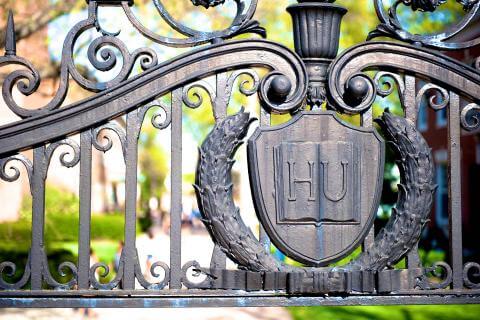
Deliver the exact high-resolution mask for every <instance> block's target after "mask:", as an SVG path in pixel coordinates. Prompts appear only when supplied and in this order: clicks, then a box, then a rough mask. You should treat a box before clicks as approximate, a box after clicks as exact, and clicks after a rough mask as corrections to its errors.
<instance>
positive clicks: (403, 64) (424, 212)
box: [0, 0, 480, 307]
mask: <svg viewBox="0 0 480 320" xmlns="http://www.w3.org/2000/svg"><path fill="white" fill-rule="evenodd" d="M192 2H193V4H194V5H202V6H204V7H206V8H208V7H209V6H217V5H220V4H222V3H224V2H225V0H193V1H192ZM332 2H334V1H306V0H304V1H299V3H298V4H294V5H291V6H290V7H288V8H287V10H288V11H289V13H290V14H291V15H292V17H293V26H294V39H295V51H296V53H294V52H292V51H290V50H289V49H288V48H286V47H284V46H282V45H280V44H277V43H273V42H269V41H267V40H260V39H249V40H239V41H233V40H230V39H231V38H233V37H235V36H237V35H241V34H247V33H256V34H258V35H260V36H262V37H266V34H265V30H264V29H263V28H262V27H261V26H260V25H259V23H258V22H257V21H255V20H253V15H254V12H255V8H256V5H257V0H250V1H244V0H235V1H234V3H235V5H236V7H237V14H236V16H235V18H234V19H233V22H232V24H231V25H230V26H229V27H228V28H226V29H224V30H221V31H212V32H200V31H196V30H192V29H191V28H188V27H186V26H184V25H182V24H180V23H179V22H178V21H176V20H175V19H174V18H173V17H172V16H171V15H170V14H169V12H168V11H167V10H166V8H165V6H164V5H163V3H162V1H160V0H155V1H153V3H154V4H155V7H156V9H157V11H158V14H160V16H161V18H162V19H164V20H165V21H166V22H167V23H168V25H169V26H170V27H171V28H173V29H174V30H176V31H177V32H179V33H181V34H183V35H184V36H185V37H183V38H171V37H166V36H162V35H159V34H157V33H155V32H154V31H152V30H149V29H147V28H146V27H145V26H144V25H143V24H142V22H141V21H139V20H138V18H137V17H136V15H135V12H134V11H133V10H132V7H133V6H134V1H133V0H128V1H123V0H97V1H93V0H90V1H88V0H87V3H88V16H87V17H86V19H85V20H82V21H80V22H78V23H77V24H76V25H75V27H73V29H72V30H70V31H69V33H68V36H67V38H66V39H65V42H64V46H63V54H62V62H61V74H60V84H59V88H58V91H57V93H56V94H55V96H54V98H53V99H52V101H51V102H49V103H48V104H46V105H45V106H43V107H39V108H36V109H28V108H25V107H23V106H21V105H19V104H18V103H17V102H16V100H15V98H14V93H13V92H14V87H15V86H16V89H17V90H18V91H19V92H20V93H21V94H23V95H30V94H32V93H34V92H35V91H36V90H37V88H38V86H39V84H40V75H39V72H38V71H37V70H36V69H35V68H34V66H33V65H32V64H31V63H30V62H29V61H28V60H26V59H24V58H22V57H19V56H17V55H16V43H15V29H14V21H13V16H12V15H11V14H10V16H9V17H8V31H7V35H6V46H5V55H4V56H3V57H0V66H1V67H3V66H6V65H11V64H14V65H17V66H20V67H21V68H20V69H19V70H16V71H13V72H12V73H10V74H9V75H8V76H7V77H6V78H5V81H4V83H3V91H2V93H3V99H4V101H5V103H6V105H7V106H8V107H9V109H10V110H11V111H12V112H13V113H15V114H16V115H18V116H19V117H21V118H22V120H20V121H18V122H15V123H12V124H9V125H5V126H2V127H0V158H1V160H0V177H1V178H2V179H3V180H6V181H15V180H17V179H18V178H19V176H20V174H21V172H26V174H27V175H28V179H29V183H30V192H31V194H32V219H31V221H32V225H31V235H32V236H31V248H30V253H29V257H28V260H27V262H26V265H25V272H24V274H23V276H22V277H21V278H20V280H18V281H16V282H14V281H12V279H11V277H12V276H13V275H14V274H15V270H16V268H17V264H18V263H19V262H17V261H3V262H1V263H0V288H1V289H2V290H1V291H0V306H2V307H5V306H17V307H18V306H21V307H57V306H61V307H74V306H76V307H192V306H273V305H281V306H293V305H296V306H298V305H358V304H363V305H373V304H439V303H442V304H443V303H479V302H480V298H479V297H480V291H479V288H480V283H479V281H478V280H479V279H478V277H479V274H480V265H479V264H478V263H477V262H473V261H464V258H463V254H462V248H463V246H462V216H461V208H462V203H461V192H462V191H461V185H462V183H461V174H460V169H461V168H460V156H461V153H460V148H461V144H460V135H461V130H469V131H473V130H478V128H479V125H480V120H479V118H478V116H479V111H480V106H479V105H478V101H479V99H480V71H479V69H480V60H479V59H477V60H476V65H475V67H470V66H468V65H466V64H463V63H460V62H458V61H456V60H454V59H451V58H449V57H448V56H446V55H444V54H442V53H440V52H439V51H446V50H457V49H464V48H470V47H475V46H478V45H480V38H476V39H473V40H469V41H466V42H455V40H454V39H455V38H454V36H456V35H458V34H459V33H461V32H462V30H464V29H466V28H467V27H469V26H471V25H472V24H474V23H476V19H477V18H479V17H480V16H479V14H480V2H479V1H477V0H458V2H460V3H461V4H462V5H463V6H464V9H465V10H466V12H467V13H466V14H465V17H464V19H463V20H461V21H460V22H459V23H458V24H457V25H456V26H453V27H452V28H451V29H449V30H447V31H446V32H441V33H439V34H435V35H428V36H422V35H414V34H411V33H409V32H408V31H407V30H406V29H405V28H404V27H403V26H402V24H401V22H400V20H399V19H398V17H397V14H396V11H397V8H398V7H399V6H400V5H401V4H403V5H406V6H411V8H412V9H413V10H424V11H434V10H435V9H436V8H437V6H439V5H441V4H442V3H443V2H444V1H437V0H435V1H434V0H431V1H428V0H427V1H415V0H408V1H407V0H397V1H395V3H394V5H393V6H392V7H391V8H390V9H389V10H386V9H385V7H384V6H385V4H384V3H383V1H382V0H375V1H374V4H375V7H376V11H377V14H378V17H379V19H380V24H379V26H378V28H377V29H376V30H375V31H373V32H371V33H370V36H369V38H371V39H373V38H375V37H379V36H383V37H390V38H394V39H397V40H400V42H398V41H397V42H383V41H368V42H365V43H363V44H360V45H357V46H355V47H353V48H350V49H348V50H346V51H345V52H343V53H342V54H341V55H340V56H338V57H337V51H338V43H339V35H340V31H339V30H340V22H341V19H342V16H343V15H344V14H346V13H347V10H346V9H345V8H343V7H341V6H339V5H337V4H334V3H332ZM101 6H106V7H108V6H118V7H121V8H122V9H123V11H124V13H125V15H126V17H127V18H128V20H129V21H130V22H131V23H132V25H133V26H134V27H135V28H136V29H137V30H138V32H140V34H141V35H142V36H144V37H146V38H148V39H150V40H152V41H153V42H155V43H158V44H161V45H164V46H171V47H194V46H199V45H203V46H201V47H199V48H196V49H193V50H192V51H189V52H188V53H186V54H183V55H180V56H178V57H176V58H174V59H171V60H169V61H166V62H162V61H159V58H158V57H157V54H156V52H155V51H154V50H152V49H150V48H142V49H137V50H135V51H133V52H130V51H129V49H128V48H127V45H126V44H125V43H123V42H122V41H121V40H120V39H119V38H118V37H117V36H118V35H117V34H112V33H109V32H107V31H105V30H103V29H102V27H101V26H100V24H99V22H98V20H97V11H98V8H99V7H101ZM88 29H96V31H97V32H98V37H97V38H96V39H94V40H93V41H92V42H91V43H90V44H89V48H88V59H89V61H90V63H91V64H92V65H93V66H94V67H95V68H96V69H98V70H100V71H108V70H112V69H113V68H114V67H115V66H116V65H117V62H118V60H119V59H117V57H116V56H115V53H114V52H113V51H112V47H113V48H114V49H116V50H118V51H119V52H120V55H121V58H122V60H123V65H122V66H121V69H120V72H119V73H118V75H117V76H115V77H114V78H113V79H111V80H110V81H107V82H96V81H93V80H91V79H87V78H86V77H84V76H83V75H82V74H81V73H80V72H79V70H77V68H76V66H75V63H74V58H73V53H72V51H73V48H74V45H75V42H76V40H77V39H78V37H79V36H80V34H82V33H83V32H85V31H86V30H88ZM371 39H369V40H371ZM402 42H403V43H402ZM405 43H410V44H405ZM137 62H140V64H141V67H142V69H143V72H142V73H140V74H139V75H136V76H130V75H131V73H132V69H133V67H134V65H135V63H137ZM257 68H263V69H265V70H267V72H266V74H265V75H261V73H259V72H257ZM212 75H214V77H215V86H214V87H213V86H212V85H211V83H210V82H209V81H205V80H204V79H205V78H207V77H210V76H212ZM241 76H248V77H249V79H250V80H249V81H243V82H242V83H241V84H240V88H239V90H240V92H241V94H243V95H247V96H250V95H255V94H257V93H258V100H259V104H260V106H261V111H260V119H259V125H258V128H257V129H256V131H255V133H254V134H253V135H252V136H251V137H250V138H249V141H248V157H249V160H248V161H249V174H250V183H251V188H252V192H253V197H254V202H255V208H256V211H257V215H258V216H259V220H260V221H261V223H262V228H261V230H260V234H259V237H257V236H256V235H254V234H253V233H252V231H251V230H250V229H248V228H247V227H246V226H245V223H244V222H243V220H242V216H241V214H240V212H239V210H238V209H237V208H236V206H235V203H234V201H233V196H232V188H233V186H232V178H231V168H232V165H233V157H234V154H235V151H236V149H237V147H238V145H239V144H240V143H241V142H242V140H243V138H245V136H246V134H247V129H248V127H249V125H250V124H251V122H252V121H251V118H250V116H249V114H248V113H247V112H245V111H244V110H241V111H240V112H238V113H236V114H233V115H229V114H228V113H227V107H228V105H229V102H230V98H231V96H232V92H233V90H234V84H235V83H236V80H237V79H238V78H239V77H241ZM69 80H73V81H75V82H76V83H77V84H78V85H80V86H81V87H82V88H84V89H86V90H88V91H91V92H92V93H94V94H93V95H92V96H91V97H90V98H87V99H85V100H81V101H78V102H75V103H73V104H71V105H68V106H62V104H63V102H64V100H65V97H66V95H67V93H68V87H69ZM395 86H396V87H398V95H399V97H400V101H401V103H402V107H403V111H404V117H398V116H395V115H392V114H390V113H389V112H385V113H384V114H383V115H382V116H381V118H380V119H377V120H375V121H377V122H378V123H379V128H380V129H378V130H377V129H375V128H374V126H373V124H374V119H373V112H372V104H373V102H374V100H375V98H376V97H377V96H381V97H386V96H388V95H391V94H394V88H395ZM198 89H202V90H205V91H206V92H207V93H208V95H209V97H210V99H211V103H212V106H213V110H212V111H213V115H214V118H215V121H216V124H215V127H214V129H213V130H212V131H211V133H210V134H209V135H208V137H207V138H206V139H205V141H204V142H203V144H202V146H201V147H200V152H199V160H198V170H197V175H196V185H195V189H196V193H197V199H198V203H199V206H200V209H201V213H202V221H203V222H204V224H205V226H206V228H207V229H208V231H209V233H210V235H211V237H212V240H213V241H214V243H215V248H214V250H213V254H212V258H211V263H210V266H201V265H200V264H199V263H198V262H196V261H192V262H187V263H185V264H183V265H182V261H181V258H180V257H181V255H180V253H181V241H182V232H181V210H182V209H181V207H182V199H181V195H182V180H181V179H182V166H181V163H182V161H181V154H182V153H181V152H182V106H183V105H186V106H187V107H189V108H196V107H198V106H199V105H201V104H202V100H201V99H200V100H192V98H191V96H190V95H189V94H191V93H192V92H193V91H192V90H198ZM163 96H170V97H171V99H169V100H168V101H169V102H168V103H167V102H165V101H164V100H160V99H159V98H160V97H163ZM425 96H427V97H428V99H429V107H431V108H433V109H435V110H441V109H446V110H447V111H446V112H447V114H448V164H449V166H448V173H449V174H448V177H449V180H448V186H449V188H448V195H449V210H448V212H449V236H450V237H449V239H450V250H449V251H450V257H449V261H448V262H438V263H436V264H435V265H433V266H422V265H421V262H420V259H419V257H418V241H419V239H420V234H421V231H422V228H423V226H424V225H425V224H426V223H427V222H428V217H429V214H430V209H431V204H432V197H433V194H434V192H435V185H434V180H433V169H434V168H433V164H432V155H431V152H430V149H429V146H428V144H427V142H426V141H425V140H424V139H423V137H422V135H421V133H420V132H419V131H418V130H416V128H415V125H414V124H415V123H416V120H417V113H418V110H419V105H420V103H421V101H422V99H423V98H424V97H425ZM198 97H200V96H198V95H197V98H198ZM436 97H437V98H436ZM438 97H441V98H440V99H438ZM61 106H62V107H61ZM152 108H157V109H155V111H156V112H157V113H155V115H154V116H153V117H152V124H153V126H154V127H155V128H157V129H158V130H163V129H166V128H167V127H170V130H171V168H172V173H171V190H172V196H171V212H170V217H171V218H170V219H171V220H170V243H171V245H170V261H159V262H156V263H154V264H153V265H152V268H151V270H150V273H151V275H152V277H153V278H156V279H158V281H157V282H153V283H152V282H149V281H148V280H147V279H146V277H145V276H144V275H143V274H142V271H141V268H140V263H139V258H138V253H137V248H136V243H135V241H136V218H137V212H136V210H137V206H136V199H137V166H138V139H139V133H140V130H141V127H142V123H143V121H144V119H145V116H146V114H147V112H148V111H149V110H150V109H152ZM273 114H290V115H291V116H292V118H291V120H289V121H288V122H286V123H283V124H281V125H272V123H271V118H272V115H273ZM339 114H347V115H358V116H359V117H360V126H353V125H350V124H347V123H345V122H344V121H343V120H341V119H340V118H339V117H338V115H339ZM122 117H124V121H125V128H123V127H121V126H119V125H118V124H117V123H116V122H115V121H113V120H114V119H119V118H122ZM377 131H380V132H381V133H382V136H383V137H382V136H381V135H380V134H379V133H378V132H377ZM109 134H114V135H116V136H118V139H119V141H120V143H121V148H122V151H123V156H124V161H125V168H126V170H125V195H126V203H125V235H124V241H125V246H124V248H123V251H122V253H121V257H120V263H119V268H118V272H117V273H116V276H115V277H114V279H113V280H111V281H110V282H104V281H100V280H99V279H98V278H97V276H96V275H97V274H98V270H101V271H102V272H100V276H101V277H105V276H106V275H107V274H108V273H109V268H108V266H106V265H104V264H101V263H97V264H94V265H90V226H91V194H92V182H91V179H92V178H91V177H92V151H93V149H94V148H95V149H98V150H100V151H104V152H106V151H108V150H109V149H110V148H111V147H112V138H111V137H109V136H108V135H109ZM75 135H79V139H76V138H72V137H73V136H75ZM102 139H106V140H103V141H102ZM384 140H386V141H387V142H389V143H390V144H391V145H392V146H393V149H394V151H395V153H396V156H397V160H398V165H399V168H400V172H401V185H400V187H399V196H398V200H397V205H396V211H394V213H393V214H392V216H391V218H390V220H389V221H388V223H387V225H386V226H385V227H384V228H383V229H382V230H381V231H380V232H378V234H377V235H376V236H374V233H373V227H372V226H373V220H374V217H375V214H376V210H377V208H378V204H379V195H380V193H381V185H382V180H383V162H384V152H385V150H384V149H385V141H384ZM61 146H63V147H65V146H66V147H68V148H69V151H66V152H64V153H62V154H61V156H60V162H61V165H62V166H65V167H73V166H79V168H80V178H79V181H80V182H79V190H80V204H79V205H80V210H79V211H80V212H79V226H78V227H79V241H78V261H76V262H74V261H72V262H64V263H62V264H61V265H60V266H59V268H58V269H59V273H60V274H61V275H64V277H65V281H63V282H58V281H57V280H55V278H54V277H53V276H52V274H51V271H50V270H49V267H48V261H47V255H46V252H45V248H44V238H45V232H44V224H45V181H46V178H47V173H48V170H49V165H50V162H51V160H52V158H53V155H54V153H55V150H56V149H57V148H59V147H61ZM27 150H33V157H31V158H30V157H28V156H27V155H26V154H25V151H27ZM20 166H23V167H24V168H25V171H23V169H22V170H20V169H19V168H20ZM332 177H333V178H332ZM257 238H258V240H257ZM271 241H272V242H273V244H274V245H275V246H276V247H278V248H280V249H281V250H282V251H283V252H284V253H285V254H287V255H288V256H290V257H291V258H293V259H295V260H297V261H300V262H302V263H303V264H304V266H302V267H294V266H291V265H287V264H284V263H282V262H280V261H278V260H276V259H275V258H274V257H273V256H272V255H271V254H270V245H271ZM359 246H362V252H361V253H360V255H358V256H356V257H355V258H352V261H350V262H349V263H347V264H346V265H340V266H333V265H332V263H334V262H336V261H338V260H339V259H340V258H343V257H345V256H348V255H349V254H351V253H352V251H353V250H354V249H355V248H357V247H359ZM159 250H162V248H159ZM227 258H229V259H231V260H232V261H234V262H235V263H236V264H237V265H238V269H235V270H231V269H228V268H227V267H226V261H227ZM403 258H406V261H407V262H406V267H405V268H395V267H394V265H395V263H396V262H397V261H399V260H401V259H403ZM191 270H193V271H194V272H196V273H197V274H198V275H202V276H203V277H204V278H205V279H204V280H203V281H202V282H194V281H192V280H191V279H190V278H189V276H188V273H189V271H191ZM136 281H138V282H139V284H140V285H141V287H143V288H142V289H136V288H135V282H136Z"/></svg>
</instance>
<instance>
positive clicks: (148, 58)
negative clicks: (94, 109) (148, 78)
mask: <svg viewBox="0 0 480 320" xmlns="http://www.w3.org/2000/svg"><path fill="white" fill-rule="evenodd" d="M114 49H116V50H118V51H119V52H120V55H121V56H122V60H123V64H122V67H121V70H120V72H119V73H118V74H117V75H116V76H115V77H114V78H113V79H111V80H110V81H108V82H96V81H92V80H89V79H87V78H85V77H84V76H82V75H81V74H80V72H79V71H78V70H77V69H76V68H74V67H73V68H72V66H70V73H71V75H72V77H73V78H74V79H75V81H77V82H78V84H80V85H81V86H82V87H83V88H85V89H87V90H90V91H93V92H99V91H103V90H106V89H108V88H111V87H114V86H116V85H118V84H119V83H120V82H122V81H124V80H125V79H126V78H127V77H128V76H129V75H130V73H131V72H132V69H133V66H134V65H135V62H136V61H137V60H139V61H140V66H141V67H142V70H144V71H145V70H148V69H150V68H152V67H154V66H156V65H157V64H158V58H157V54H156V52H155V51H153V50H152V49H150V48H140V49H137V50H135V51H134V52H132V53H131V54H130V52H129V51H128V48H127V47H126V45H125V44H124V43H123V42H122V41H121V40H120V39H118V38H116V37H114V36H101V37H99V38H97V39H95V40H93V41H92V42H91V43H90V45H89V47H88V60H89V61H90V63H91V64H92V66H93V67H94V68H95V69H97V70H99V71H110V70H112V69H113V68H114V67H115V66H116V65H117V61H118V59H117V56H116V55H115V51H114ZM98 55H99V56H100V57H98ZM99 58H101V60H99Z"/></svg>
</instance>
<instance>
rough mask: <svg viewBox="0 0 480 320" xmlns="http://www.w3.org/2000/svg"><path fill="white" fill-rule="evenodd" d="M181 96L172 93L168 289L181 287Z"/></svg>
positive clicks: (174, 92) (177, 92)
mask: <svg viewBox="0 0 480 320" xmlns="http://www.w3.org/2000/svg"><path fill="white" fill-rule="evenodd" d="M182 96H183V89H182V88H179V89H175V90H174V91H173V92H172V125H171V166H170V167H171V188H170V190H171V191H170V192H171V202H170V289H180V288H181V287H182V277H181V269H182V114H183V112H182V108H183V102H182Z"/></svg>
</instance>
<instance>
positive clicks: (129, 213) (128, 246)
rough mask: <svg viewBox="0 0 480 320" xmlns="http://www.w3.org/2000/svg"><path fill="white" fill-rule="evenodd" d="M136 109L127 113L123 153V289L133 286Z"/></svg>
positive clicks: (136, 155)
mask: <svg viewBox="0 0 480 320" xmlns="http://www.w3.org/2000/svg"><path fill="white" fill-rule="evenodd" d="M138 122H139V120H138V111H137V110H134V111H131V112H129V113H127V130H126V141H125V143H126V153H125V246H124V249H123V250H124V263H125V265H124V269H123V279H122V284H123V289H125V290H132V289H134V288H135V259H136V256H137V255H136V248H135V236H136V219H137V162H138V135H139V124H138Z"/></svg>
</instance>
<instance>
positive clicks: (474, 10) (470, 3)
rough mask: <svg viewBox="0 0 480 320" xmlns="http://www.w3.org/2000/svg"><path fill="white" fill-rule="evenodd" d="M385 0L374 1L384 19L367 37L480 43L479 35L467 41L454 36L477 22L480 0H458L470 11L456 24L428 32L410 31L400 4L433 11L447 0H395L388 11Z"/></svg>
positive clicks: (448, 45) (446, 44)
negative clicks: (402, 20)
mask: <svg viewBox="0 0 480 320" xmlns="http://www.w3.org/2000/svg"><path fill="white" fill-rule="evenodd" d="M383 2H384V1H383V0H375V2H374V4H375V10H376V12H377V16H378V18H379V20H380V22H381V23H380V24H379V25H378V26H377V28H376V29H375V30H373V31H372V32H370V34H369V35H368V38H367V40H371V39H373V38H376V37H391V38H394V39H397V40H401V41H405V42H408V43H413V44H416V45H423V46H425V47H429V48H434V49H441V50H457V49H466V48H471V47H474V46H476V45H478V44H480V37H478V38H476V39H473V40H469V41H465V42H455V41H454V40H452V38H453V37H454V36H455V35H457V34H459V33H460V32H462V31H463V30H464V29H466V28H467V27H469V26H471V25H472V24H473V23H474V21H475V19H476V17H477V16H478V13H479V12H480V1H479V0H457V2H459V3H460V4H462V5H463V9H464V10H465V11H467V12H468V13H467V14H465V16H464V17H463V18H462V19H461V20H460V21H459V22H458V23H457V24H455V25H452V26H448V27H447V28H446V29H445V30H442V31H440V32H438V33H434V34H428V35H418V34H412V33H410V32H408V31H407V28H406V27H405V26H403V25H402V23H401V22H400V19H399V18H398V14H397V10H398V7H399V5H400V4H404V5H407V6H410V7H411V8H412V10H414V11H416V10H420V11H426V12H433V11H435V10H436V9H437V8H438V7H439V6H440V5H442V4H443V3H445V2H446V0H396V1H395V2H394V3H393V5H392V6H391V7H390V9H388V11H387V10H385V7H384V4H383Z"/></svg>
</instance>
